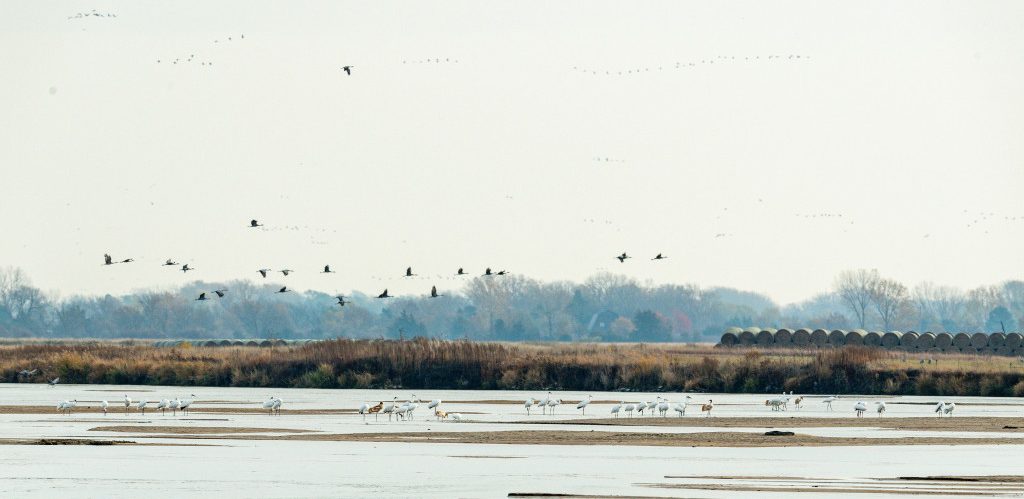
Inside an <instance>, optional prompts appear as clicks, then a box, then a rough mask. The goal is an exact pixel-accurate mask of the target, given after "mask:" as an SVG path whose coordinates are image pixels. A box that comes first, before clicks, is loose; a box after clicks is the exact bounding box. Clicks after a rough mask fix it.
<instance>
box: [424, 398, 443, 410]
mask: <svg viewBox="0 0 1024 499" xmlns="http://www.w3.org/2000/svg"><path fill="white" fill-rule="evenodd" d="M439 405H441V399H434V400H431V401H430V403H429V404H427V409H436V408H437V406H439Z"/></svg>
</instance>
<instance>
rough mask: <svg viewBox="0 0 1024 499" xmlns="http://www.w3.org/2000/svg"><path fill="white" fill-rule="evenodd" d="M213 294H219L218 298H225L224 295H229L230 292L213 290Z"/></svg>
mask: <svg viewBox="0 0 1024 499" xmlns="http://www.w3.org/2000/svg"><path fill="white" fill-rule="evenodd" d="M213 292H214V293H217V298H224V293H227V292H228V290H226V289H215V290H213Z"/></svg>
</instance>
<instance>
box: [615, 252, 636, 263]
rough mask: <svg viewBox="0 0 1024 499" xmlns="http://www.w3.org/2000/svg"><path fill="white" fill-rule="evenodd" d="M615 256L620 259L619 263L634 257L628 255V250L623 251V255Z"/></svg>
mask: <svg viewBox="0 0 1024 499" xmlns="http://www.w3.org/2000/svg"><path fill="white" fill-rule="evenodd" d="M615 258H616V259H617V260H618V261H619V263H623V262H625V261H626V259H627V258H633V257H631V256H629V255H627V254H626V252H625V251H623V252H622V254H621V255H619V256H617V257H615Z"/></svg>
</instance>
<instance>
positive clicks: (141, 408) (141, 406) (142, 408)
mask: <svg viewBox="0 0 1024 499" xmlns="http://www.w3.org/2000/svg"><path fill="white" fill-rule="evenodd" d="M147 404H149V401H147V400H145V399H143V400H140V401H139V403H138V404H136V405H135V407H136V408H138V409H139V411H141V412H142V415H143V416H145V415H146V405H147Z"/></svg>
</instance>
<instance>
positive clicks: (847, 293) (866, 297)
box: [835, 269, 881, 328]
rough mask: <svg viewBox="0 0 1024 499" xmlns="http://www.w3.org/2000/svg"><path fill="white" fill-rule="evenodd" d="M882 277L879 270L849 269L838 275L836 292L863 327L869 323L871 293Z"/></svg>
mask: <svg viewBox="0 0 1024 499" xmlns="http://www.w3.org/2000/svg"><path fill="white" fill-rule="evenodd" d="M879 280H881V277H879V275H878V271H877V270H874V269H872V270H866V269H858V270H847V271H844V272H842V273H840V274H839V276H838V277H836V282H835V288H836V294H838V295H839V297H840V298H841V299H842V300H843V303H844V304H845V305H846V306H847V307H848V308H849V309H850V311H851V312H853V317H854V319H856V321H857V323H858V324H860V327H861V328H864V327H865V326H866V325H867V313H868V308H869V307H870V306H871V294H872V292H873V291H874V289H875V286H876V285H877V283H878V281H879Z"/></svg>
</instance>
